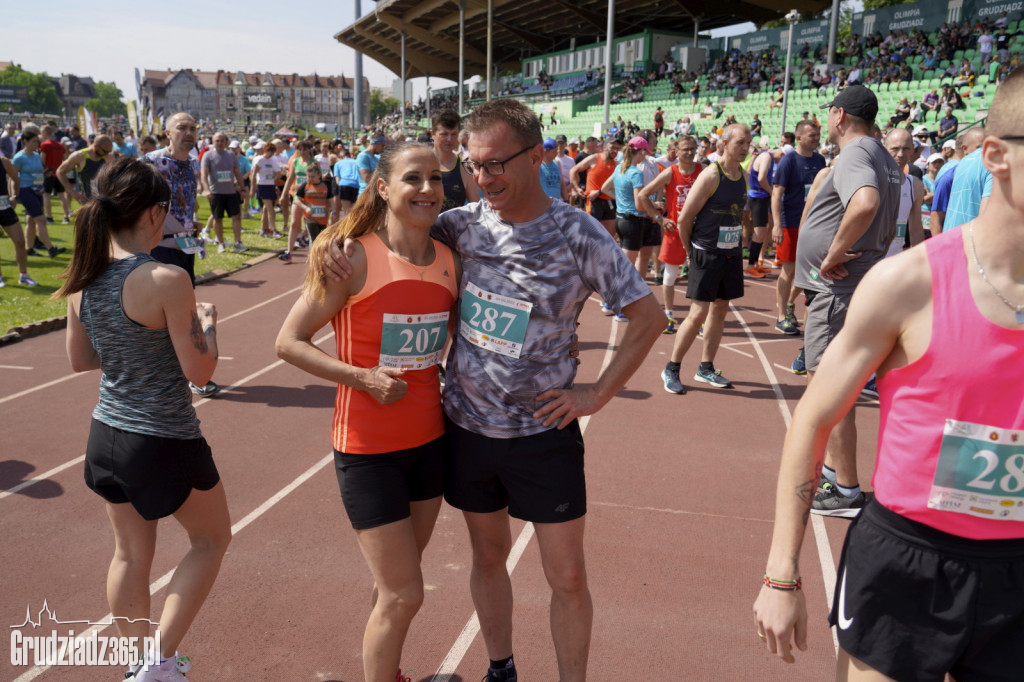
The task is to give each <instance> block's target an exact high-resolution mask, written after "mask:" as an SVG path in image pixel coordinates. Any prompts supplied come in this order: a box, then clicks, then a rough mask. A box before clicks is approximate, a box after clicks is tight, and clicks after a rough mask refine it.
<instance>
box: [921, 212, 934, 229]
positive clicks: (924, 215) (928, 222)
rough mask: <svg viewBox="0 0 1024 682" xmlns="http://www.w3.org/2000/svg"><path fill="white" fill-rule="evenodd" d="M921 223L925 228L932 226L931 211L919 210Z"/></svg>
mask: <svg viewBox="0 0 1024 682" xmlns="http://www.w3.org/2000/svg"><path fill="white" fill-rule="evenodd" d="M921 225H922V227H924V229H926V230H928V229H931V226H932V212H931V211H922V212H921Z"/></svg>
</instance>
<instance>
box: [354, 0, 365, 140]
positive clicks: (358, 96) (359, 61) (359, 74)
mask: <svg viewBox="0 0 1024 682" xmlns="http://www.w3.org/2000/svg"><path fill="white" fill-rule="evenodd" d="M360 16H362V11H361V9H360V6H359V0H356V22H357V23H358V22H359V17H360ZM355 53H356V83H355V85H356V87H355V93H354V94H355V98H354V100H353V102H352V107H353V108H354V109H355V112H354V116H353V117H352V124H353V125H352V127H353V128H355V129H356V130H360V129H361V128H362V127H363V53H362V52H360V51H359V50H356V51H355Z"/></svg>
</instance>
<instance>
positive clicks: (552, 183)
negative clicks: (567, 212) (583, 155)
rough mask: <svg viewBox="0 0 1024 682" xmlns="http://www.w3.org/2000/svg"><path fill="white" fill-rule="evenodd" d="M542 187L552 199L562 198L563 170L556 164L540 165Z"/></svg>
mask: <svg viewBox="0 0 1024 682" xmlns="http://www.w3.org/2000/svg"><path fill="white" fill-rule="evenodd" d="M540 186H541V187H543V188H544V193H545V194H547V195H548V196H549V197H551V198H552V199H561V198H562V169H561V168H560V167H559V165H558V164H557V163H556V162H554V161H552V162H551V163H543V162H542V163H541V164H540Z"/></svg>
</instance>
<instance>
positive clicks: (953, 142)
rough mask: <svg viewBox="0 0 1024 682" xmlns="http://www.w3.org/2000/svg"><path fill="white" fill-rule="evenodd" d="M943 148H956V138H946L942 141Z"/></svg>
mask: <svg viewBox="0 0 1024 682" xmlns="http://www.w3.org/2000/svg"><path fill="white" fill-rule="evenodd" d="M942 148H943V149H956V140H946V141H945V142H943V143H942Z"/></svg>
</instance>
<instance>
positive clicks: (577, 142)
mask: <svg viewBox="0 0 1024 682" xmlns="http://www.w3.org/2000/svg"><path fill="white" fill-rule="evenodd" d="M579 143H580V138H578V137H574V138H572V139H571V140H569V144H579Z"/></svg>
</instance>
